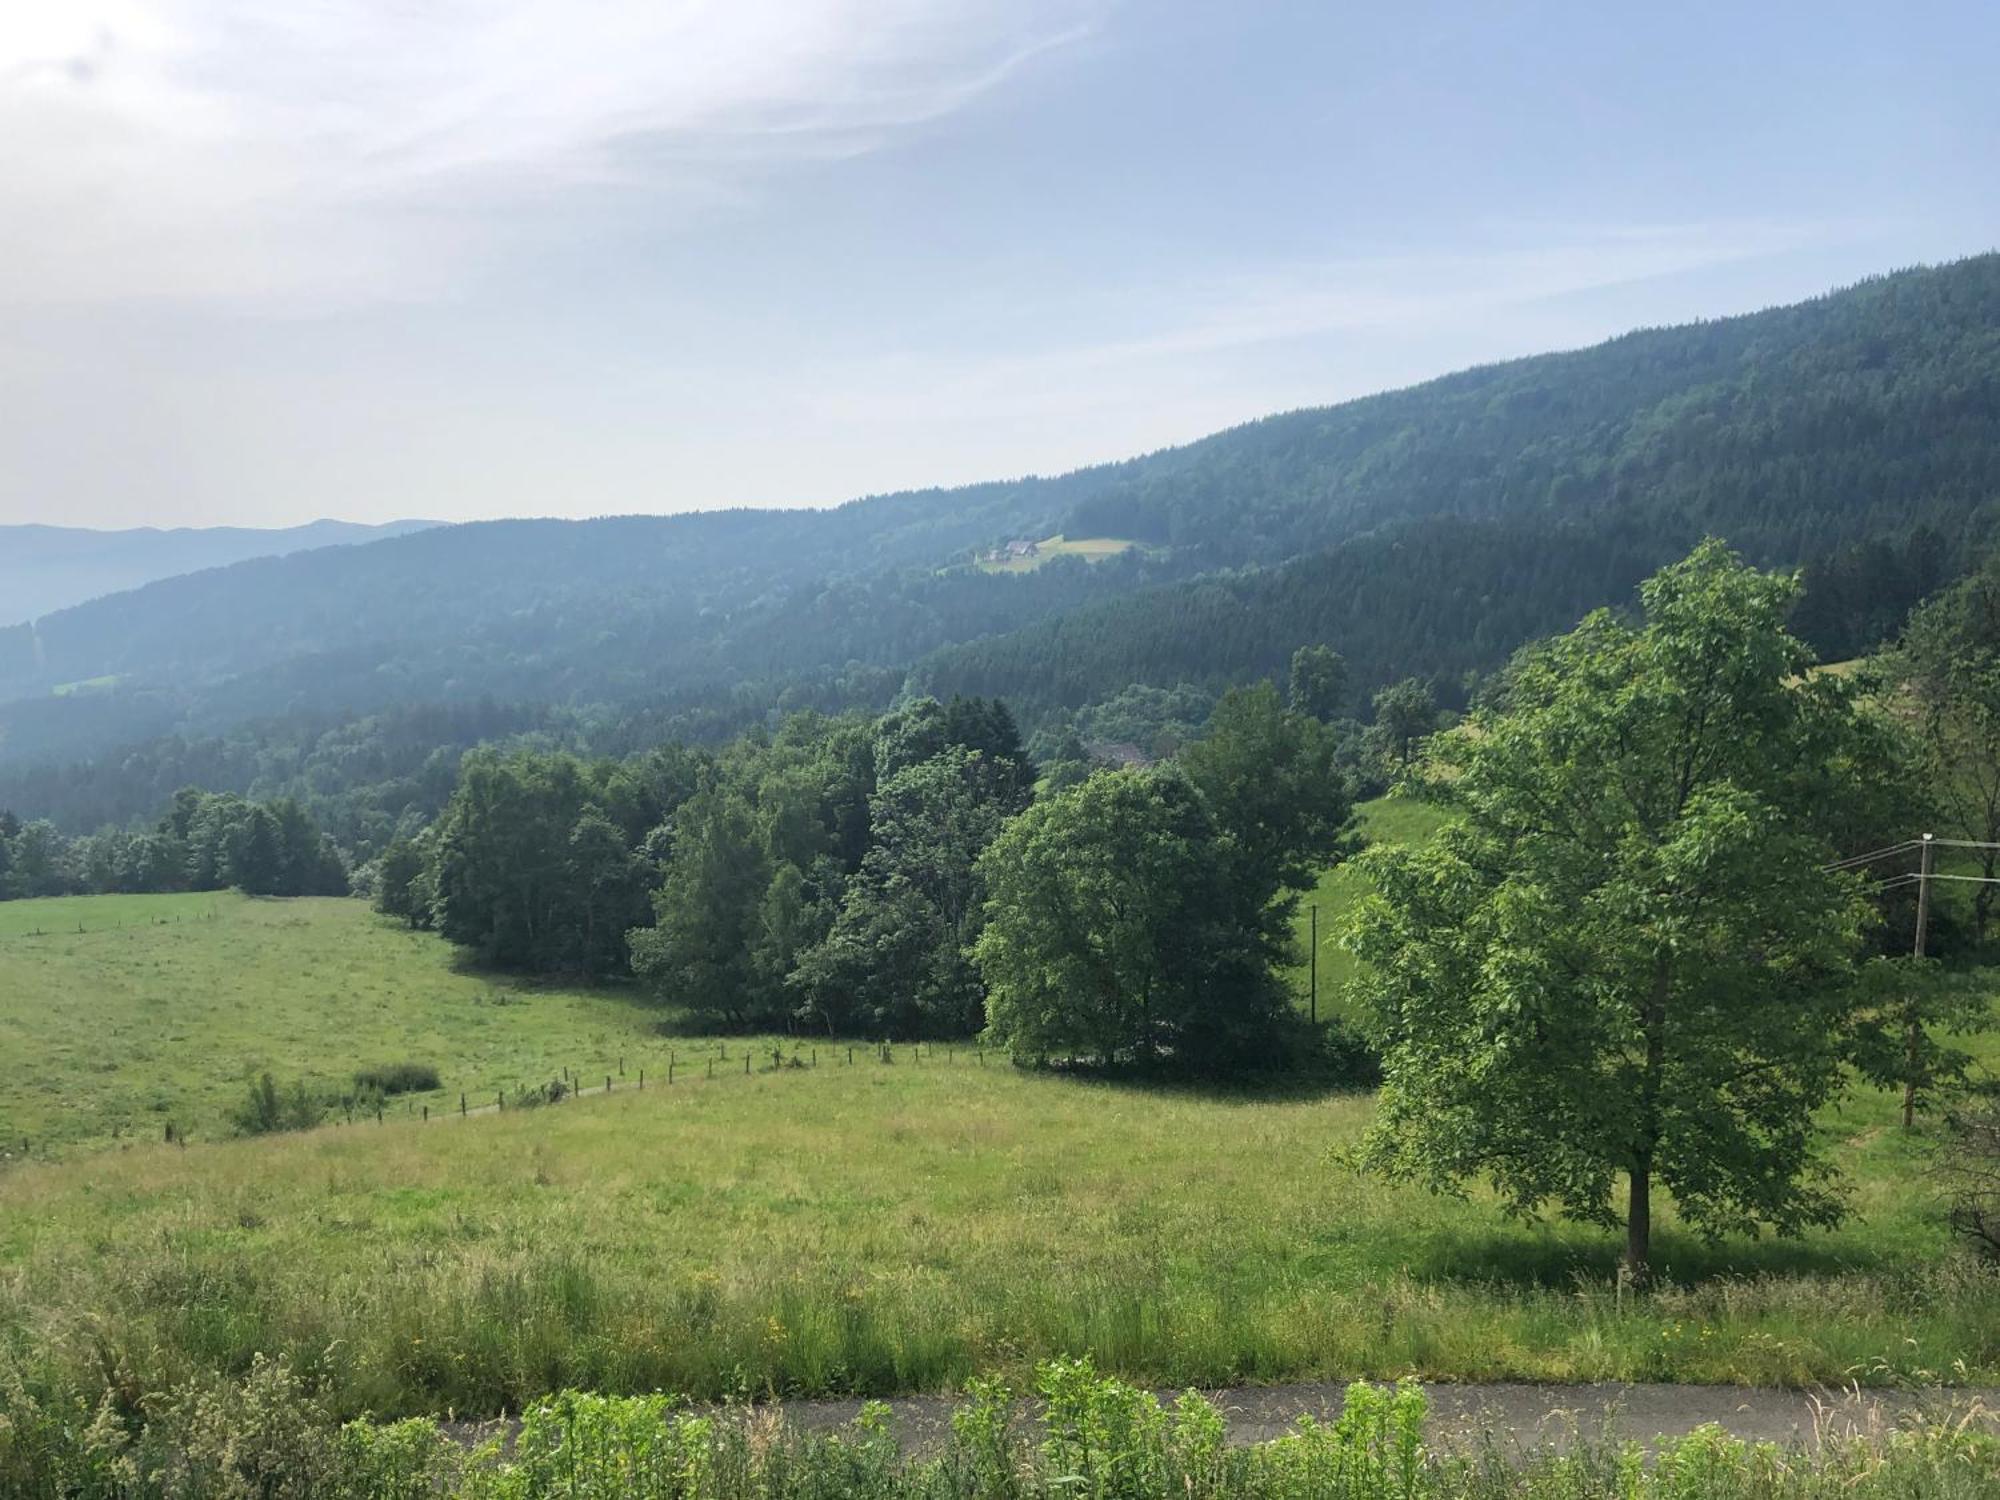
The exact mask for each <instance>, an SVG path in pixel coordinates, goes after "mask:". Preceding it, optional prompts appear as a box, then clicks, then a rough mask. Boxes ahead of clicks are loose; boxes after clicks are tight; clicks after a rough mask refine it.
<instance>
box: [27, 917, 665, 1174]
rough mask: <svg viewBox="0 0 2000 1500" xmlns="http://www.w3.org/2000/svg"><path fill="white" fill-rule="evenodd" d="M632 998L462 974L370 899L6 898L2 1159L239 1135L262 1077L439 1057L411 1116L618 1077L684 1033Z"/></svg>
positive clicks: (343, 1071)
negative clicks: (241, 1107) (462, 1097)
mask: <svg viewBox="0 0 2000 1500" xmlns="http://www.w3.org/2000/svg"><path fill="white" fill-rule="evenodd" d="M660 1019H661V1017H660V1014H659V1012H658V1011H657V1010H654V1009H652V1008H649V1007H645V1006H642V1005H639V1004H637V1003H635V1001H634V999H633V998H632V997H631V996H630V995H629V994H628V993H626V992H624V991H619V990H590V989H581V988H565V987H561V986H540V985H535V984H532V983H528V982H524V981H521V980H517V979H511V978H505V977H498V976H492V975H485V974H480V973H477V972H474V971H472V970H469V969H466V968H464V967H462V966H461V965H460V964H459V963H458V962H457V961H456V960H455V958H454V955H453V953H452V951H451V949H450V948H449V947H448V946H446V945H445V944H444V943H441V942H439V941H438V939H437V938H435V937H434V936H432V935H430V934H428V933H417V932H411V931H408V930H407V929H404V928H401V927H398V926H397V925H395V924H393V923H390V922H385V921H383V920H382V919H380V918H378V917H376V916H375V915H374V914H373V913H371V912H370V911H369V910H368V908H367V906H366V905H364V904H363V903H362V902H359V901H347V900H335V899H319V898H308V899H300V900H292V901H277V900H264V899H252V898H250V897H246V896H240V895H236V894H234V893H219V894H201V895H171V896H78V897H69V898H62V899H57V900H48V901H9V902H0V1057H5V1058H7V1059H9V1061H10V1065H11V1066H10V1068H9V1072H10V1074H11V1077H10V1080H9V1083H8V1086H7V1087H6V1089H5V1090H4V1091H0V1149H8V1150H13V1151H18V1150H19V1146H20V1143H21V1141H23V1140H26V1141H28V1142H29V1148H30V1151H31V1153H32V1154H35V1155H46V1154H49V1153H51V1152H56V1153H73V1152H74V1151H76V1150H77V1149H78V1148H80V1147H85V1146H92V1145H102V1144H104V1143H107V1142H111V1141H118V1140H134V1139H144V1140H152V1139H157V1138H160V1137H161V1136H163V1135H164V1134H165V1130H166V1126H167V1125H168V1124H169V1123H171V1124H173V1125H174V1126H175V1128H176V1129H177V1130H180V1131H184V1132H186V1133H187V1134H189V1135H191V1136H193V1137H194V1138H195V1139H197V1140H200V1139H204V1138H214V1137H217V1136H220V1135H223V1134H226V1133H227V1132H228V1129H229V1126H228V1117H229V1114H230V1112H231V1110H232V1109H233V1108H234V1107H235V1106H236V1105H237V1104H238V1103H239V1102H240V1101H241V1099H242V1098H243V1096H244V1093H245V1091H246V1088H247V1080H248V1079H249V1078H250V1077H251V1076H253V1075H255V1074H257V1073H260V1072H263V1071H265V1070H268V1071H270V1072H271V1073H273V1074H274V1075H275V1076H276V1077H277V1078H278V1079H279V1080H280V1081H281V1082H284V1083H289V1082H291V1081H292V1080H294V1079H303V1080H304V1081H305V1082H306V1083H307V1084H308V1086H309V1087H312V1088H314V1089H315V1090H320V1091H326V1092H337V1091H338V1090H339V1089H340V1088H341V1087H342V1086H344V1085H346V1084H348V1083H349V1082H350V1081H351V1079H352V1076H353V1073H354V1071H355V1070H356V1069H357V1068H364V1067H370V1066H375V1065H380V1064H384V1063H396V1062H405V1061H414V1062H426V1063H431V1064H433V1065H435V1066H436V1067H437V1069H438V1071H439V1074H440V1075H441V1081H442V1083H443V1085H444V1087H443V1088H442V1089H440V1090H439V1091H438V1092H437V1093H435V1094H430V1095H415V1096H412V1097H411V1098H410V1099H409V1100H407V1101H404V1104H405V1105H406V1106H407V1107H410V1108H418V1109H420V1108H422V1107H423V1106H424V1105H430V1106H431V1107H433V1108H442V1107H446V1106H449V1107H450V1108H452V1109H456V1108H457V1105H458V1096H459V1094H460V1092H461V1091H462V1092H464V1093H466V1094H467V1095H468V1096H469V1097H470V1100H471V1102H474V1103H479V1102H484V1103H489V1104H490V1103H492V1102H493V1100H494V1098H495V1096H496V1095H497V1094H498V1093H500V1092H502V1091H504V1092H507V1093H514V1092H518V1091H519V1090H520V1089H521V1088H522V1087H524V1086H528V1085H533V1084H538V1083H545V1082H547V1081H548V1080H549V1079H551V1078H556V1077H559V1076H561V1073H562V1070H564V1069H565V1068H567V1069H570V1070H571V1071H572V1072H574V1073H578V1074H581V1075H582V1076H584V1077H586V1078H589V1077H591V1076H592V1075H595V1077H596V1078H597V1081H598V1082H599V1083H600V1084H601V1083H602V1081H603V1076H604V1074H606V1073H607V1072H609V1073H615V1072H616V1070H617V1067H618V1063H619V1059H620V1058H621V1056H622V1057H623V1058H624V1061H625V1065H626V1067H627V1069H628V1071H629V1072H630V1073H631V1074H632V1075H633V1076H635V1077H636V1073H637V1069H639V1068H640V1067H644V1066H648V1065H649V1064H650V1063H651V1062H652V1061H653V1060H654V1059H657V1061H658V1065H659V1066H660V1067H662V1068H664V1067H665V1066H666V1063H667V1058H668V1051H669V1049H670V1048H671V1047H675V1046H679V1047H680V1048H681V1050H683V1051H685V1050H686V1046H687V1045H688V1044H676V1043H672V1042H670V1041H669V1040H668V1039H667V1038H665V1037H664V1036H662V1035H661V1033H660V1030H659V1022H660Z"/></svg>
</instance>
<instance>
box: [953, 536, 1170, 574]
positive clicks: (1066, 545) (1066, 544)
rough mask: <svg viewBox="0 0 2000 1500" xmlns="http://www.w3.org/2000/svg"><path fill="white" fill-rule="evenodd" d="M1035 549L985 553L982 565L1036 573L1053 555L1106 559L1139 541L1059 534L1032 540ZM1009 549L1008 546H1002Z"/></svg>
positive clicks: (996, 570) (988, 569)
mask: <svg viewBox="0 0 2000 1500" xmlns="http://www.w3.org/2000/svg"><path fill="white" fill-rule="evenodd" d="M1029 545H1031V546H1032V547H1033V548H1034V549H1035V550H1034V551H1033V552H1030V553H1026V554H1022V555H1018V556H1005V557H999V558H994V557H990V556H984V555H982V556H981V558H980V559H979V567H980V569H981V570H982V571H984V572H987V573H1032V572H1033V571H1034V570H1035V569H1036V568H1039V567H1040V566H1042V564H1043V563H1046V562H1048V561H1049V560H1051V559H1052V558H1057V557H1080V558H1082V559H1083V560H1084V561H1085V562H1092V563H1096V562H1103V561H1104V560H1105V559H1106V558H1107V557H1116V556H1118V555H1119V554H1120V553H1121V552H1130V551H1131V550H1132V549H1133V548H1134V547H1136V546H1138V545H1139V544H1138V543H1137V542H1132V541H1127V540H1125V539H1124V538H1122V537H1112V536H1084V537H1076V538H1070V537H1066V536H1063V535H1061V534H1057V535H1055V536H1049V537H1043V538H1042V539H1041V540H1040V541H1038V542H1032V543H1030V544H1029ZM1000 550H1003V551H1004V550H1006V549H1000Z"/></svg>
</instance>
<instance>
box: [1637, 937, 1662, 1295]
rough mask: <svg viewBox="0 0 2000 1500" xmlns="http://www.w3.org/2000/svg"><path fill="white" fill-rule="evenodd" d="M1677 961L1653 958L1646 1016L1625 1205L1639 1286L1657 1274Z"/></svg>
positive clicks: (1643, 1015) (1642, 1024)
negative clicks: (1660, 1157)
mask: <svg viewBox="0 0 2000 1500" xmlns="http://www.w3.org/2000/svg"><path fill="white" fill-rule="evenodd" d="M1672 988H1673V962H1672V960H1671V959H1670V958H1669V957H1668V956H1667V953H1666V951H1665V950H1664V949H1662V950H1661V951H1660V952H1659V953H1658V954H1657V955H1655V957H1654V959H1653V986H1652V992H1651V993H1650V994H1649V995H1648V996H1647V997H1646V1002H1645V1009H1644V1010H1643V1011H1642V1012H1641V1028H1642V1030H1643V1031H1644V1033H1645V1037H1646V1071H1645V1073H1644V1075H1643V1076H1642V1077H1641V1078H1640V1081H1639V1122H1638V1123H1639V1138H1638V1140H1637V1141H1635V1142H1634V1143H1633V1148H1632V1163H1631V1168H1630V1170H1631V1174H1632V1185H1631V1193H1630V1196H1629V1197H1628V1199H1627V1201H1626V1206H1625V1273H1626V1276H1627V1277H1628V1278H1629V1279H1630V1281H1631V1283H1632V1285H1633V1286H1635V1287H1642V1286H1644V1285H1645V1284H1646V1283H1647V1281H1648V1280H1649V1279H1650V1278H1651V1276H1652V1274H1653V1153H1654V1152H1655V1151H1656V1150H1657V1149H1658V1147H1659V1144H1660V1092H1661V1089H1662V1087H1663V1085H1664V1081H1665V1078H1666V1071H1667V997H1668V995H1669V994H1671V993H1672Z"/></svg>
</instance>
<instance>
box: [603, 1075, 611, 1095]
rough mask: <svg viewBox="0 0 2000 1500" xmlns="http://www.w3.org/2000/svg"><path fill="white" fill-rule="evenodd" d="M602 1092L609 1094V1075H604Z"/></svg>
mask: <svg viewBox="0 0 2000 1500" xmlns="http://www.w3.org/2000/svg"><path fill="white" fill-rule="evenodd" d="M604 1092H605V1093H607V1094H608V1093H610V1092H611V1075H610V1074H609V1073H606V1074H605V1075H604Z"/></svg>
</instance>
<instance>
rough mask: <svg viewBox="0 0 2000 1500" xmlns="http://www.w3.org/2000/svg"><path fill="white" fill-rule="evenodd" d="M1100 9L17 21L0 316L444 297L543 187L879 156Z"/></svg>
mask: <svg viewBox="0 0 2000 1500" xmlns="http://www.w3.org/2000/svg"><path fill="white" fill-rule="evenodd" d="M1097 8H1098V4H1097V0H873V3H870V0H440V3H435V4H428V5H420V6H417V5H410V4H407V3H403V0H291V3H288V4H284V5H271V4H268V3H262V0H81V3H72V4H70V5H66V6H42V5H30V4H26V3H18V4H13V5H9V6H7V16H6V21H5V24H4V25H3V26H0V219H4V221H5V222H6V223H7V224H8V226H9V232H8V233H7V234H6V235H4V236H0V299H7V300H12V301H15V302H17V303H18V302H24V301H32V302H60V301H88V300H99V299H105V298H122V297H135V296H138V297H143V296H161V295H164V296H175V297H194V298H219V299H228V300H233V301H240V300H245V299H280V300H282V299H299V300H302V301H304V302H306V303H308V304H310V303H311V302H313V301H315V300H319V299H329V298H331V299H345V298H351V297H373V296H399V295H410V294H413V293H416V294H421V293H422V292H423V291H425V290H427V289H430V288H434V287H436V286H438V285H441V284H443V283H445V282H448V281H449V279H450V277H451V276H452V275H453V274H455V273H456V272H457V271H458V270H459V269H460V268H461V267H462V266H463V265H464V264H466V262H467V260H468V258H469V257H471V256H474V255H476V254H478V253H479V252H481V251H482V250H484V249H488V248H490V247H491V245H492V243H493V241H494V240H495V238H496V237H498V238H504V237H505V235H506V234H507V232H508V229H509V225H510V223H511V222H513V221H514V220H515V219H516V218H519V217H526V218H532V217H534V216H536V215H543V216H545V215H547V214H548V213H550V212H552V211H554V212H561V211H562V208H563V205H562V203H561V202H560V201H558V202H555V203H551V202H550V195H551V194H552V193H554V194H562V193H564V192H566V191H578V190H590V189H594V190H597V191H598V192H599V193H600V195H601V194H602V193H603V192H604V191H605V190H609V191H610V192H612V193H614V194H615V193H617V192H620V191H627V190H631V191H637V190H644V191H645V192H646V193H647V195H648V197H649V200H650V206H651V208H652V209H653V211H655V212H658V211H659V210H660V208H661V206H662V204H663V203H664V204H665V205H666V207H667V208H668V210H669V211H671V208H672V206H673V204H674V202H675V201H676V198H677V197H678V199H679V200H680V201H683V202H685V203H686V204H687V205H689V206H690V209H692V208H693V206H695V205H699V204H701V203H703V202H705V201H709V200H712V199H713V198H715V197H716V196H717V195H726V194H731V193H735V192H740V191H741V190H742V188H743V183H744V180H745V178H746V177H747V176H749V175H751V174H755V173H757V172H760V171H762V170H765V169H769V168H771V167H773V166H777V165H782V164H784V163H787V162H790V161H796V160H803V159H824V158H828V157H838V156H844V155H852V154H855V153H859V152H865V151H869V150H872V149H876V148H878V147H879V146H881V145H882V144H883V143H884V142H886V141H889V140H891V139H893V138H894V137H895V136H896V135H898V134H899V133H900V132H904V131H907V130H910V129H912V128H914V127H918V126H921V125H922V124H924V123H926V122H928V121H932V120H936V119H938V118H940V117H942V116H944V115H947V114H950V113H951V112H953V111H955V110H959V109H962V108H964V107H965V106H966V105H967V104H969V103H970V102H971V101H973V100H975V99H977V98H978V97H979V96H980V95H981V94H983V93H985V92H987V91H989V90H991V89H992V88H994V87H995V86H997V85H999V84H1000V83H1002V82H1004V81H1005V80H1006V79H1007V78H1008V77H1009V76H1010V75H1011V74H1012V73H1013V72H1014V71H1016V70H1017V69H1019V68H1020V67H1021V66H1022V65H1023V64H1024V63H1026V62H1028V61H1030V60H1031V59H1033V58H1035V57H1037V56H1039V55H1041V54H1042V53H1044V52H1046V51H1048V50H1050V49H1051V48H1055V47H1059V46H1062V45H1063V44H1064V43H1066V42H1068V41H1071V40H1073V39H1075V38H1076V37H1078V36H1080V35H1082V34H1084V32H1085V31H1086V30H1087V29H1088V27H1089V25H1090V24H1091V20H1092V17H1093V15H1094V14H1095V12H1096V10H1097Z"/></svg>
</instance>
